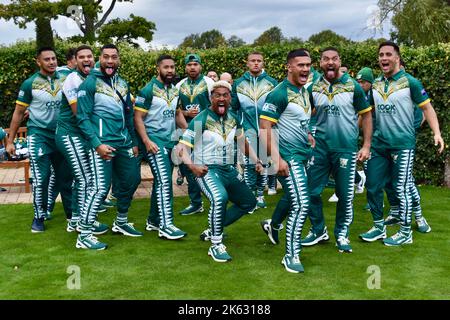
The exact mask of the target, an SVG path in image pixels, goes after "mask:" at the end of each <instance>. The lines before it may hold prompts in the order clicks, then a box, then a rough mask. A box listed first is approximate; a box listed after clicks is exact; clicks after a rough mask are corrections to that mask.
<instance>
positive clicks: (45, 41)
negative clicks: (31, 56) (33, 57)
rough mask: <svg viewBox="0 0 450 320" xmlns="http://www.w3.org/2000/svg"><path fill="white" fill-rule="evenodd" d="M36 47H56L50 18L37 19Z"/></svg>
mask: <svg viewBox="0 0 450 320" xmlns="http://www.w3.org/2000/svg"><path fill="white" fill-rule="evenodd" d="M36 47H37V48H42V47H52V48H54V47H55V42H54V40H53V30H52V25H51V23H50V19H48V18H37V19H36Z"/></svg>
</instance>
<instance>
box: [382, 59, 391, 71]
mask: <svg viewBox="0 0 450 320" xmlns="http://www.w3.org/2000/svg"><path fill="white" fill-rule="evenodd" d="M380 67H381V70H382V71H383V72H387V71H389V68H390V63H389V62H383V61H382V62H381V63H380Z"/></svg>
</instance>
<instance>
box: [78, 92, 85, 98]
mask: <svg viewBox="0 0 450 320" xmlns="http://www.w3.org/2000/svg"><path fill="white" fill-rule="evenodd" d="M85 95H86V90H80V91H78V98H81V97H84V96H85Z"/></svg>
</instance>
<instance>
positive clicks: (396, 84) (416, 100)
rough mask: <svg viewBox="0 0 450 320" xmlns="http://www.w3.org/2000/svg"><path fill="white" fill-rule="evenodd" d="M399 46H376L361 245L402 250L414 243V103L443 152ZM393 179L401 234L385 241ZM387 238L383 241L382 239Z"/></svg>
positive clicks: (424, 94)
mask: <svg viewBox="0 0 450 320" xmlns="http://www.w3.org/2000/svg"><path fill="white" fill-rule="evenodd" d="M400 58H401V56H400V48H399V47H398V46H397V44H395V43H394V42H391V41H386V42H383V43H381V44H380V45H379V47H378V62H379V65H380V67H381V71H382V72H383V75H382V76H380V77H378V78H377V79H375V82H374V84H373V87H372V93H373V94H372V101H371V102H372V103H373V104H374V106H375V113H376V126H375V133H374V141H373V144H372V154H371V158H370V160H369V162H368V164H367V182H366V188H367V199H368V201H369V206H370V210H371V212H372V217H373V220H374V226H373V227H372V228H371V229H370V230H369V231H368V232H366V233H363V234H361V235H360V238H361V239H362V240H364V241H368V242H373V241H376V240H378V239H383V242H384V244H385V245H387V246H400V245H403V244H410V243H412V242H413V238H412V231H411V216H412V199H411V194H410V192H411V189H412V186H411V185H412V183H413V181H414V180H413V177H412V167H413V163H414V149H415V142H416V137H415V129H414V109H415V106H414V105H415V104H417V105H418V106H419V107H420V108H422V110H423V114H424V116H425V119H426V120H427V122H428V124H429V125H430V127H431V130H432V131H433V134H434V137H433V140H434V144H435V145H436V146H439V149H438V151H439V152H440V153H441V152H442V151H443V150H444V147H445V145H444V140H443V139H442V136H441V132H440V129H439V122H438V119H437V116H436V112H435V111H434V109H433V107H432V105H431V103H430V99H429V97H428V94H427V92H426V91H425V89H424V88H423V86H422V83H421V82H420V81H419V80H417V79H416V78H414V77H413V76H411V75H410V74H408V73H406V72H405V71H403V70H401V69H400ZM389 174H390V175H391V179H392V184H393V187H394V190H395V192H396V196H397V198H398V199H399V206H398V211H399V215H400V230H399V231H398V232H397V233H395V234H394V235H393V236H391V237H389V238H386V226H385V225H384V221H383V197H382V195H383V192H382V189H383V187H384V185H385V183H386V181H387V180H388V175H389ZM385 238H386V239H385Z"/></svg>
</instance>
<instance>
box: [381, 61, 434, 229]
mask: <svg viewBox="0 0 450 320" xmlns="http://www.w3.org/2000/svg"><path fill="white" fill-rule="evenodd" d="M400 69H401V70H405V69H406V66H405V62H404V61H403V60H402V59H400ZM424 122H425V118H424V116H423V111H422V109H421V108H419V107H418V106H417V104H414V129H415V130H416V135H417V133H418V131H419V129H420V126H421V125H422V124H423V123H424ZM413 179H414V177H413ZM411 187H412V189H411V191H410V194H411V198H412V199H411V202H412V212H413V213H414V218H415V220H416V225H417V231H419V232H421V233H428V232H431V227H430V225H429V224H428V222H427V220H426V219H425V217H424V216H423V214H422V206H421V205H420V192H419V189H418V188H417V185H416V183H415V179H414V182H413V183H412V184H411ZM384 191H386V196H387V199H388V201H389V205H390V209H389V215H388V216H387V217H386V219H385V220H384V224H385V225H386V226H391V225H394V224H398V223H400V216H399V214H398V205H399V199H397V196H396V194H395V190H394V187H393V185H392V179H390V180H389V181H388V182H387V183H386V185H385V187H384Z"/></svg>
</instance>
